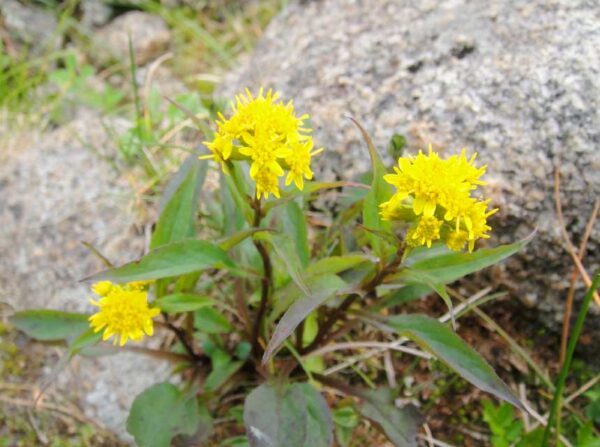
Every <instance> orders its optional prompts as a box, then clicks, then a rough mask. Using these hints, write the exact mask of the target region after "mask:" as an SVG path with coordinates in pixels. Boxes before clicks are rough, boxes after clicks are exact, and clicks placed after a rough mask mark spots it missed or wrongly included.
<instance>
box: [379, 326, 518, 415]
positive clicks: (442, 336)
mask: <svg viewBox="0 0 600 447" xmlns="http://www.w3.org/2000/svg"><path fill="white" fill-rule="evenodd" d="M382 321H383V322H384V325H385V326H387V327H389V328H391V329H393V330H394V331H396V332H398V333H399V334H401V335H403V336H405V337H407V338H409V339H411V340H412V341H414V342H415V343H417V344H418V345H419V346H421V347H422V348H423V349H425V350H427V351H429V352H431V353H432V354H434V355H435V356H436V357H438V358H439V359H441V360H443V361H444V362H445V363H446V364H447V365H448V366H449V367H450V368H452V369H454V370H455V371H456V372H457V373H459V374H460V375H461V376H462V377H463V378H465V379H466V380H468V381H469V382H471V383H472V384H473V385H475V386H476V387H478V388H479V389H481V390H483V391H487V392H488V393H491V394H493V395H495V396H497V397H499V398H500V399H503V400H505V401H507V402H509V403H511V404H513V405H514V406H516V407H518V408H521V409H523V404H522V403H521V402H520V401H519V399H518V398H517V397H516V396H515V395H514V394H513V392H512V391H511V390H510V388H509V387H508V386H507V385H506V384H505V383H504V382H503V381H502V380H501V379H500V378H499V377H498V376H497V375H496V373H495V372H494V370H493V369H492V367H491V366H490V365H488V364H487V362H486V361H485V360H484V359H483V358H482V357H481V356H480V355H479V354H478V353H477V352H476V351H475V350H474V349H473V348H471V347H470V346H469V345H467V344H466V343H465V342H464V341H463V340H462V339H461V338H460V337H459V336H458V335H456V333H454V332H453V331H452V330H451V329H450V328H449V327H448V326H446V325H445V324H442V323H440V322H439V321H438V320H436V319H434V318H430V317H428V316H426V315H417V314H410V315H396V316H392V317H387V318H383V320H382Z"/></svg>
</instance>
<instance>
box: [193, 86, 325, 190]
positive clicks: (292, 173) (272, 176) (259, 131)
mask: <svg viewBox="0 0 600 447" xmlns="http://www.w3.org/2000/svg"><path fill="white" fill-rule="evenodd" d="M232 109H233V114H232V116H231V117H230V118H229V119H227V118H225V117H224V116H223V115H221V114H219V120H217V122H216V124H217V132H216V133H215V137H214V139H213V141H209V142H205V144H206V147H208V149H209V150H210V151H211V152H212V154H211V155H210V156H209V157H208V158H214V159H215V160H216V161H218V162H219V163H221V166H222V168H223V171H224V172H227V163H229V162H230V161H231V160H243V161H246V162H248V163H249V164H250V177H251V178H252V180H254V182H255V183H256V195H257V197H258V198H261V197H262V196H265V197H267V198H268V197H269V194H273V195H274V196H275V197H279V177H281V176H283V175H284V174H285V171H286V170H287V171H288V174H287V177H286V180H285V184H286V185H289V184H290V183H291V182H292V181H293V182H294V184H295V185H296V187H297V188H298V189H303V188H304V179H307V180H310V179H312V176H313V173H312V171H311V169H310V161H311V157H312V156H313V155H316V154H318V153H319V152H320V151H321V149H319V150H316V151H313V150H312V149H313V140H312V137H311V136H310V132H311V130H310V129H308V128H306V127H304V121H305V120H306V119H308V115H302V116H300V117H297V116H296V113H295V111H294V106H293V104H292V101H290V102H288V103H287V104H285V103H283V101H281V100H279V94H278V93H273V91H272V90H269V91H267V93H266V95H265V94H264V91H263V89H262V88H261V89H260V90H259V93H258V95H257V96H256V97H254V96H253V95H252V93H251V92H250V91H249V90H248V89H246V94H245V95H243V94H242V95H238V96H236V101H235V104H234V105H232ZM201 158H207V157H201Z"/></svg>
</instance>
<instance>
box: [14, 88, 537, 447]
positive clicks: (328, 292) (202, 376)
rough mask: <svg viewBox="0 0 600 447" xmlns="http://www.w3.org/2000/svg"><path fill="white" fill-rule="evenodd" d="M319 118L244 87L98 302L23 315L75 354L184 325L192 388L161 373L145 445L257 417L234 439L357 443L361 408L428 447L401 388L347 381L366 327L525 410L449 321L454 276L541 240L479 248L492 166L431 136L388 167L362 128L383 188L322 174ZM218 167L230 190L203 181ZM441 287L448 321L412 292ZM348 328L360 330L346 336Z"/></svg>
mask: <svg viewBox="0 0 600 447" xmlns="http://www.w3.org/2000/svg"><path fill="white" fill-rule="evenodd" d="M307 120H308V116H307V115H301V116H299V117H298V116H297V115H296V112H295V108H294V106H293V104H292V102H288V103H284V102H282V101H281V100H280V99H279V96H278V94H276V93H273V92H272V91H268V92H266V93H265V92H264V91H263V90H260V91H259V93H258V94H257V95H256V96H254V95H252V93H251V92H249V91H247V92H246V93H245V95H240V96H238V97H237V98H236V102H235V105H233V106H232V114H231V115H230V116H229V118H226V117H225V116H224V115H222V114H219V115H218V120H217V122H216V124H217V129H216V132H215V134H214V136H213V137H212V138H210V139H209V141H207V142H206V143H205V145H206V147H207V148H208V151H209V153H208V154H206V155H202V156H200V157H199V158H200V159H198V157H196V156H194V159H190V160H188V162H186V163H184V164H183V166H182V168H181V170H180V172H179V173H177V175H176V176H175V177H174V179H173V181H172V184H171V185H170V186H169V187H168V188H166V191H168V192H167V193H166V196H165V198H164V203H165V205H164V207H163V209H162V212H161V215H160V217H159V219H158V221H157V222H156V226H155V229H154V232H153V235H152V240H151V243H150V251H149V252H148V254H146V255H145V256H143V257H142V258H141V259H139V260H137V261H135V262H132V263H129V264H125V265H123V266H119V267H111V268H109V269H108V270H105V271H103V272H100V273H98V274H96V275H94V276H93V277H91V278H90V279H91V280H93V281H94V284H93V285H92V290H93V292H94V293H95V294H96V295H97V296H98V298H97V299H94V300H92V301H91V303H92V304H93V305H94V306H95V307H97V309H95V310H96V312H95V313H94V314H92V315H91V316H90V315H79V314H67V313H62V312H55V311H40V310H35V311H25V312H20V313H17V314H16V315H15V317H14V318H13V321H14V322H15V325H16V326H17V327H19V328H20V329H22V330H24V331H25V332H27V333H29V334H30V335H32V336H34V337H37V338H40V339H43V340H53V339H57V338H59V339H65V340H66V341H67V343H68V346H69V350H70V353H71V355H75V354H77V353H80V352H82V351H85V350H87V349H89V348H90V347H91V346H92V345H94V344H96V343H101V342H102V341H107V340H109V339H112V341H113V342H114V343H115V344H117V343H118V344H120V345H121V346H123V345H125V346H124V349H126V348H127V346H128V345H127V344H128V343H131V342H134V343H135V342H139V341H140V340H142V339H144V337H145V336H148V337H149V336H157V335H156V333H161V332H167V331H168V332H172V333H173V334H174V335H175V337H176V340H177V342H175V343H174V344H173V345H172V346H169V347H168V348H166V351H165V352H164V353H163V354H165V355H164V358H165V359H168V360H170V361H174V362H175V363H176V364H177V371H178V372H180V373H181V374H182V377H183V378H184V379H185V380H186V383H187V386H184V387H181V388H180V387H176V386H175V385H172V384H170V383H161V384H157V385H155V386H153V387H151V388H149V389H147V390H146V391H144V392H143V393H142V394H141V395H139V396H138V397H137V398H136V400H135V401H134V403H133V406H132V408H131V412H130V416H129V419H128V421H127V428H128V430H129V432H130V433H131V434H132V435H133V436H134V437H135V440H136V442H137V443H138V445H140V446H143V447H167V446H169V445H171V442H172V441H173V439H174V438H179V439H185V440H187V441H186V442H187V443H188V444H186V445H197V444H198V443H201V442H203V441H204V440H206V439H207V438H209V436H211V431H212V430H213V427H214V425H215V419H216V418H220V419H223V418H225V419H227V418H229V419H231V420H232V421H234V422H233V424H234V425H235V421H236V420H238V419H239V422H240V424H243V426H244V427H245V434H239V433H238V434H239V436H236V437H234V438H228V439H221V440H220V442H221V443H220V444H219V445H238V446H241V445H250V446H265V447H266V446H270V447H277V446H286V447H302V446H304V447H309V446H310V447H321V446H323V447H328V446H331V445H333V443H334V437H335V438H336V440H337V441H336V442H337V443H338V444H339V445H346V443H347V440H348V438H349V436H350V434H351V432H352V430H353V428H354V427H355V426H356V424H357V422H356V421H357V420H358V417H359V416H361V417H363V418H365V419H366V420H368V421H370V423H371V424H372V427H375V428H377V429H378V430H380V431H381V432H382V433H383V434H384V435H385V436H386V437H387V438H388V439H389V440H390V441H391V442H392V443H393V444H394V445H396V446H412V445H416V436H417V431H418V429H419V426H420V425H421V423H422V422H421V416H420V415H419V413H418V411H417V409H416V407H415V406H414V405H412V404H406V405H404V406H398V405H396V403H395V396H396V392H397V390H396V389H393V388H383V387H382V388H378V389H370V388H369V387H365V386H361V385H360V382H361V381H362V380H364V379H365V378H364V375H361V372H360V371H359V370H358V369H355V371H356V374H355V375H351V374H350V375H348V374H346V375H342V374H338V375H337V377H336V373H337V372H339V371H341V370H342V369H344V368H346V367H349V366H352V361H351V359H346V360H350V361H348V362H346V360H344V361H342V362H341V363H340V362H339V357H334V356H331V355H330V354H331V353H332V352H334V351H335V350H336V349H338V348H339V349H352V348H354V347H355V346H359V343H363V345H361V346H363V347H364V346H369V341H368V340H364V341H360V342H356V340H355V338H356V337H357V336H358V337H360V334H361V333H362V332H361V331H362V330H363V328H364V327H374V328H376V329H380V330H381V331H382V332H381V334H382V335H381V337H382V338H383V339H385V337H387V336H386V335H384V334H385V333H391V334H399V335H401V336H402V337H403V338H400V339H398V340H396V341H395V342H394V343H395V345H397V347H399V346H402V345H403V344H407V343H415V344H416V345H418V346H419V347H420V348H421V349H416V348H410V347H409V348H407V349H406V350H405V351H404V353H403V354H402V355H417V356H420V357H425V358H430V357H431V356H434V357H437V358H438V359H440V360H441V361H443V362H445V363H446V364H447V365H448V366H449V367H450V368H451V369H453V370H454V371H455V372H456V373H458V374H460V375H461V376H462V377H463V378H464V379H466V380H467V381H469V382H471V383H472V384H473V385H475V386H477V387H479V388H481V389H482V390H484V391H487V392H489V393H492V394H494V395H495V396H497V397H499V398H501V399H504V400H506V401H508V402H510V403H512V404H513V405H515V406H521V403H520V401H519V399H518V398H516V397H515V395H514V394H513V392H512V391H511V389H510V388H509V387H508V386H507V385H506V384H505V383H504V382H503V381H502V380H501V379H500V378H499V377H498V376H497V375H496V374H495V373H494V371H493V370H492V368H491V367H490V366H489V365H488V364H487V363H486V362H485V361H484V360H483V358H482V357H480V356H479V355H478V354H477V352H476V351H474V350H473V349H472V348H470V347H469V346H468V345H467V344H466V343H465V342H464V341H463V340H462V339H461V338H460V337H459V336H458V335H456V333H455V332H454V331H453V330H452V328H450V327H448V326H447V324H446V323H447V322H448V321H450V320H451V321H452V322H454V321H455V319H456V317H455V312H454V309H453V307H452V300H451V298H450V296H449V294H448V292H447V290H446V287H445V285H446V284H448V283H451V282H453V281H455V280H457V279H459V278H461V277H463V276H465V275H467V274H469V273H472V272H475V271H477V270H480V269H482V268H484V267H487V266H489V265H492V264H494V263H496V262H499V261H501V260H502V259H504V258H506V257H507V256H510V255H511V254H513V253H515V252H516V251H517V250H519V249H520V248H521V247H522V246H523V245H524V244H525V243H526V241H523V242H518V243H515V244H511V245H503V246H499V247H495V248H482V249H478V250H476V249H475V246H476V243H477V241H478V240H479V239H485V238H487V237H488V233H489V231H490V230H491V228H490V225H489V224H488V222H487V219H488V217H489V216H491V215H492V214H493V213H494V212H495V211H496V210H495V209H489V204H488V201H487V200H484V199H482V198H481V197H480V196H479V195H477V189H478V187H480V186H481V185H484V182H483V181H482V180H481V177H482V176H483V174H484V173H485V167H478V166H477V165H476V163H475V155H473V156H471V157H470V158H468V157H467V154H466V152H465V151H463V152H461V153H460V154H458V155H452V156H450V157H448V158H446V159H444V158H442V157H440V155H438V154H437V153H436V152H434V151H433V150H432V149H431V148H430V149H429V151H428V153H426V154H425V153H422V152H419V153H418V154H417V155H416V156H402V157H400V158H399V159H398V160H397V166H395V167H394V173H387V170H386V168H385V166H384V163H383V161H382V159H381V158H380V156H379V154H378V153H377V151H376V149H375V147H374V146H373V144H372V142H371V140H370V138H369V137H368V135H367V134H366V132H365V131H364V130H363V129H362V127H361V126H360V125H359V124H358V123H355V124H356V125H357V127H358V129H359V131H360V132H361V133H362V135H363V137H364V139H365V142H366V146H367V148H368V151H369V155H370V159H371V165H372V174H373V175H372V181H371V183H370V185H368V184H358V183H352V182H331V183H326V182H317V181H314V180H313V171H312V168H311V163H312V162H313V157H314V156H316V155H317V154H319V153H320V152H321V151H322V149H317V150H315V149H314V144H313V138H312V136H311V134H310V129H309V128H308V127H307V124H306V123H307ZM207 159H212V160H214V161H216V162H218V165H213V164H212V163H210V161H207ZM213 167H218V170H216V171H215V173H216V175H218V176H220V185H219V187H218V188H216V189H213V190H210V189H208V188H205V189H202V185H203V183H204V180H205V178H206V176H207V172H208V170H209V169H212V168H213ZM332 189H333V190H342V191H343V192H344V193H345V195H346V196H347V200H345V202H344V203H345V206H346V208H345V209H344V210H343V211H341V212H339V213H337V214H336V215H334V216H333V217H332V222H331V223H329V224H324V225H310V224H309V221H308V219H307V214H305V212H304V210H305V209H306V206H307V204H308V203H309V202H310V201H311V200H312V199H313V198H314V197H315V196H316V195H318V194H319V193H320V192H321V191H324V190H332ZM199 207H200V208H199ZM200 210H201V213H200V212H199V211H200ZM199 215H200V216H201V217H200V218H198V216H199ZM432 292H433V293H437V294H439V295H440V296H441V298H442V299H443V300H444V301H445V303H446V304H447V305H448V307H449V310H448V314H447V315H446V316H445V317H442V318H441V319H439V320H438V319H436V318H432V317H429V316H426V315H420V314H407V313H402V311H401V309H402V307H401V304H402V303H405V302H407V301H410V300H414V299H417V298H419V297H421V296H424V295H427V294H430V293H432ZM471 304H473V303H471ZM88 324H89V326H88ZM58 326H59V327H60V330H58V331H57V330H56V327H58ZM344 338H345V339H346V340H350V342H349V343H346V344H345V345H344V344H343V343H336V341H338V340H340V339H344ZM379 343H380V344H382V342H379ZM388 345H389V346H391V344H388ZM373 346H376V345H373ZM138 349H139V350H142V351H144V352H147V353H149V354H152V355H157V351H152V350H151V349H149V348H145V349H144V348H138ZM377 352H381V350H380V351H377ZM377 352H375V354H376V353H377ZM407 353H408V354H407ZM158 354H160V353H158ZM367 383H368V382H367ZM342 395H343V396H347V397H346V398H343V399H342V398H341V397H340V396H342ZM417 403H418V402H417ZM237 410H239V411H237ZM236 411H237V412H236ZM349 421H350V422H349ZM236 430H238V428H236V427H234V428H232V431H233V432H236Z"/></svg>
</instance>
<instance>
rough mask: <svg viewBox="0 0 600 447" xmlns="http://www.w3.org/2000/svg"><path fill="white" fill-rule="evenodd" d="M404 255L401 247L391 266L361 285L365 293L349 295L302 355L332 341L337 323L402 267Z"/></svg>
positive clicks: (320, 328)
mask: <svg viewBox="0 0 600 447" xmlns="http://www.w3.org/2000/svg"><path fill="white" fill-rule="evenodd" d="M403 253H404V246H401V247H400V248H399V249H398V252H397V253H396V256H395V257H394V259H393V260H392V261H391V262H390V263H389V264H387V265H386V266H385V267H383V268H382V269H381V270H379V271H378V272H377V273H376V274H375V276H373V278H371V280H370V281H368V282H367V283H365V284H363V285H361V287H360V288H361V291H362V292H363V293H353V294H351V295H348V296H347V297H346V299H344V301H342V304H340V306H339V307H338V308H337V309H335V310H334V311H333V312H332V313H331V314H329V316H328V317H327V319H326V320H325V322H324V323H323V324H322V325H321V326H320V327H319V331H318V332H317V336H316V337H315V339H314V340H313V341H312V342H311V343H310V344H309V345H308V346H306V347H305V348H303V349H301V350H300V353H301V354H306V353H308V352H310V351H313V350H314V349H316V348H318V347H319V346H320V345H321V344H323V343H326V342H328V341H330V340H331V339H332V338H333V337H330V332H331V330H332V328H333V326H334V325H335V323H336V322H337V321H338V320H340V319H345V318H346V311H347V310H348V309H349V308H350V306H352V304H354V302H355V301H356V300H357V299H358V298H360V297H362V296H366V295H370V294H373V293H374V292H375V288H376V287H377V286H378V285H379V284H381V283H382V282H383V280H384V279H385V277H386V276H387V275H389V274H390V273H392V272H393V271H394V270H395V269H396V268H397V267H398V266H399V265H400V263H401V262H402V254H403Z"/></svg>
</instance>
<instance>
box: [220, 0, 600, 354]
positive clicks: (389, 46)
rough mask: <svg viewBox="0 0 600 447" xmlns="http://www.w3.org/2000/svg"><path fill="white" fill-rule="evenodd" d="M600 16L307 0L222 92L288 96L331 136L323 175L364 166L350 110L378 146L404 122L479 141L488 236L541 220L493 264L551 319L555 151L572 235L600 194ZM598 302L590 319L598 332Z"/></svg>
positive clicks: (562, 278) (595, 246)
mask: <svg viewBox="0 0 600 447" xmlns="http://www.w3.org/2000/svg"><path fill="white" fill-rule="evenodd" d="M599 19H600V9H598V5H597V3H596V2H593V1H571V0H569V1H541V0H536V1H529V0H527V1H513V0H501V1H494V2H485V1H475V2H472V1H466V0H442V1H419V2H416V1H415V2H411V1H404V2H399V1H393V0H387V1H386V0H368V1H367V0H364V1H358V0H356V1H347V0H322V1H311V2H303V4H293V5H291V6H290V7H289V8H288V9H287V10H286V11H285V12H283V13H282V14H281V15H280V16H279V17H278V18H277V19H275V20H274V21H273V22H272V23H271V25H270V27H269V28H268V29H267V31H266V33H265V35H264V37H263V39H262V40H261V42H260V43H259V44H258V46H257V48H256V50H255V52H254V54H253V55H252V56H251V57H250V58H249V59H248V61H247V63H246V64H245V65H244V66H242V67H241V68H240V69H239V70H237V71H236V72H233V73H230V74H229V76H228V79H227V80H226V82H224V85H225V87H224V88H223V89H222V90H221V92H220V94H221V95H223V96H230V95H231V94H232V93H233V92H235V91H238V90H239V89H241V88H244V87H250V88H253V89H257V88H258V86H260V85H264V86H266V87H270V86H271V87H275V88H276V89H278V90H280V91H281V92H282V94H283V96H284V97H285V98H294V100H295V105H296V107H297V109H298V110H299V111H301V112H302V113H305V112H306V113H310V114H311V116H312V123H313V127H314V129H315V131H314V136H315V140H316V141H317V144H319V145H323V146H325V148H326V151H327V152H326V154H325V155H323V158H322V159H321V160H320V161H319V162H318V167H316V168H317V170H318V171H320V172H319V173H318V176H319V177H321V178H323V177H324V178H327V179H333V178H344V179H347V178H351V177H353V176H355V175H356V174H358V173H359V172H361V171H363V170H365V169H366V168H367V166H368V156H367V152H366V150H365V148H364V145H363V143H362V142H361V141H360V137H359V134H358V132H357V131H356V130H355V129H354V128H353V126H352V125H351V124H350V122H349V121H348V120H347V119H345V118H344V114H351V115H353V116H354V117H356V118H357V119H358V120H359V121H361V122H362V123H363V125H364V126H365V128H366V129H367V130H368V131H369V132H370V133H371V135H372V137H373V139H374V141H375V143H376V145H377V146H378V147H379V148H381V149H383V148H385V147H386V146H387V144H388V142H389V140H390V137H391V136H392V135H393V134H394V133H400V134H403V135H405V136H406V137H407V140H408V145H409V148H410V149H411V150H414V149H418V148H426V147H427V145H428V144H429V143H432V144H433V145H434V147H435V148H436V149H438V150H441V151H443V152H445V153H455V152H456V151H458V150H460V148H462V147H466V148H468V149H469V150H470V151H478V152H479V157H480V160H482V161H483V162H485V163H488V164H489V168H488V175H487V180H488V181H489V185H488V190H487V194H488V195H489V196H491V197H492V198H493V201H494V204H495V205H496V206H498V207H500V209H501V212H500V213H499V214H498V215H497V216H496V217H495V219H494V224H495V227H496V235H497V237H496V239H495V240H493V241H492V242H493V243H497V242H498V241H500V242H509V241H514V240H515V239H519V238H522V237H524V236H526V235H527V234H529V233H530V232H531V231H532V230H533V229H534V228H535V227H537V228H538V234H537V236H536V238H535V240H534V241H533V242H532V243H531V244H530V245H529V247H528V248H527V250H526V251H525V252H524V253H522V254H521V255H519V256H517V257H514V258H512V259H511V260H509V261H508V262H507V263H506V264H505V267H506V270H505V272H503V273H502V272H500V274H499V275H497V276H498V278H499V279H500V282H503V283H504V285H505V286H509V288H510V290H512V291H513V292H514V293H515V295H516V296H518V297H519V298H521V299H522V300H523V302H524V303H527V304H529V305H531V306H536V307H537V308H538V309H539V310H540V311H541V312H540V315H542V316H543V317H544V318H545V320H546V322H547V323H548V324H549V325H550V326H551V327H554V328H558V327H559V321H560V319H561V312H560V310H561V309H562V302H563V300H564V297H565V294H566V287H568V278H569V276H570V271H571V268H572V267H571V263H570V261H569V258H568V256H567V255H566V252H565V251H564V250H563V248H562V246H561V241H560V235H559V228H558V225H557V219H556V215H555V212H554V206H553V200H552V186H553V171H554V168H555V166H558V165H560V172H561V174H562V187H563V196H564V198H563V204H564V209H565V215H566V220H567V226H568V230H569V231H570V232H571V233H572V235H573V238H574V240H575V242H578V240H579V238H580V237H581V234H582V232H583V229H584V226H585V222H586V220H587V219H588V218H589V215H590V213H591V210H592V207H593V203H594V200H595V199H596V197H598V196H599V194H600V148H599V143H600V112H599V106H600V85H599V82H600V28H598V25H597V24H598V20H599ZM599 263H600V225H596V227H595V229H594V231H593V233H592V236H591V238H590V242H589V244H588V249H587V256H586V265H587V266H588V267H589V270H590V271H594V270H595V269H596V268H598V266H599ZM579 292H580V293H579V295H578V296H579V297H581V295H582V293H581V288H580V289H579ZM595 311H596V318H595V320H594V319H592V320H590V327H591V328H594V327H595V328H596V331H597V332H600V324H598V323H600V319H598V316H597V315H598V312H597V311H598V308H597V306H595ZM598 336H600V334H598V333H596V334H595V336H594V337H593V338H592V339H594V340H598ZM595 349H596V351H597V352H600V345H598V343H596V348H595Z"/></svg>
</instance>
